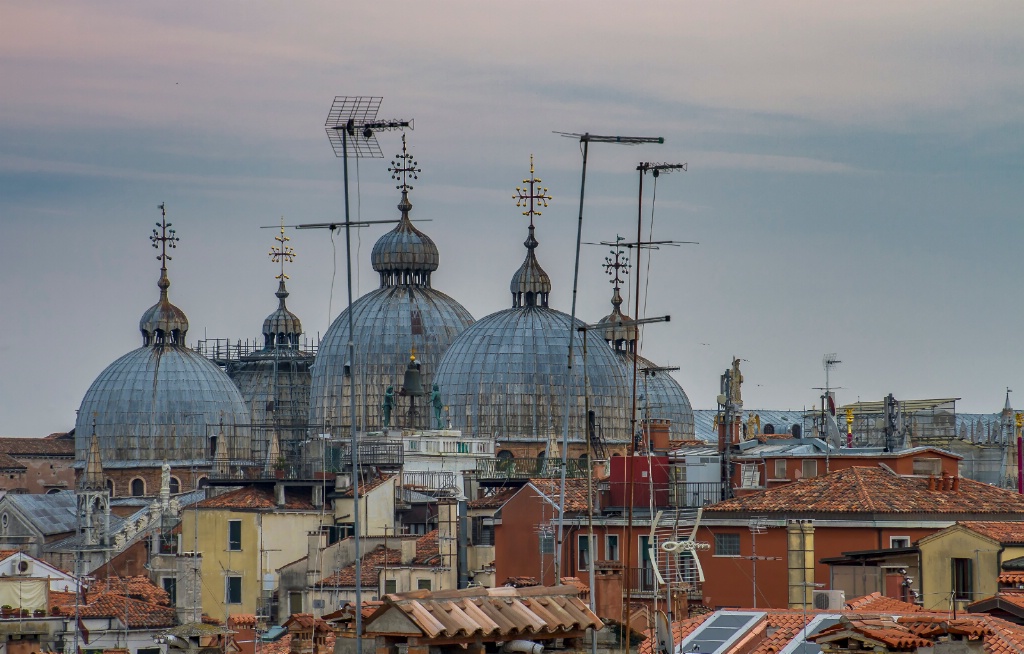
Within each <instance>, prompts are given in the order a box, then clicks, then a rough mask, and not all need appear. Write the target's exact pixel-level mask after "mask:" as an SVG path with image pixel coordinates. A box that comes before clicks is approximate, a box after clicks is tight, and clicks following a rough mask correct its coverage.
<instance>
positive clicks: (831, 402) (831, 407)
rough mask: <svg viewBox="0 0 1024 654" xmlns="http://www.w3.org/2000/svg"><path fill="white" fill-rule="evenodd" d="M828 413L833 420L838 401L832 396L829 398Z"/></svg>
mask: <svg viewBox="0 0 1024 654" xmlns="http://www.w3.org/2000/svg"><path fill="white" fill-rule="evenodd" d="M828 412H829V415H831V416H832V417H833V418H834V417H835V415H836V400H835V398H834V397H832V396H831V395H829V396H828Z"/></svg>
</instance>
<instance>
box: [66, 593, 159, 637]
mask: <svg viewBox="0 0 1024 654" xmlns="http://www.w3.org/2000/svg"><path fill="white" fill-rule="evenodd" d="M55 595H59V597H57V598H55V597H54V596H55ZM57 600H60V601H63V602H67V603H63V604H57ZM50 601H51V608H54V607H56V608H58V609H59V611H60V613H62V614H64V615H74V613H75V594H74V593H59V594H58V593H51V594H50ZM78 614H79V615H80V616H81V617H82V618H84V619H90V618H114V619H117V620H121V621H122V622H124V623H126V624H127V625H128V627H129V628H131V629H152V628H159V627H173V626H174V625H175V624H177V612H176V611H175V609H174V607H173V606H167V605H162V604H152V603H150V602H143V601H141V600H137V599H133V598H131V597H125V596H124V595H122V594H120V593H116V592H102V593H90V594H89V596H88V597H87V598H86V599H85V600H84V601H83V602H82V603H80V604H79V605H78Z"/></svg>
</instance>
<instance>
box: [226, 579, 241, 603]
mask: <svg viewBox="0 0 1024 654" xmlns="http://www.w3.org/2000/svg"><path fill="white" fill-rule="evenodd" d="M224 603H225V604H241V603H242V578H241V577H240V576H238V575H229V576H228V577H227V578H226V579H225V580H224Z"/></svg>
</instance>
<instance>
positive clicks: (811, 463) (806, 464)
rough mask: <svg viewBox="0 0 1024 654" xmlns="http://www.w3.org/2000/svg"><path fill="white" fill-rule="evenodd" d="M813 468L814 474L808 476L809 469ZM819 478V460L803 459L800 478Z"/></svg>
mask: <svg viewBox="0 0 1024 654" xmlns="http://www.w3.org/2000/svg"><path fill="white" fill-rule="evenodd" d="M808 468H812V469H813V471H814V474H812V475H809V474H807V469H808ZM817 476H818V460H817V459H802V460H801V461H800V477H801V478H802V479H814V478H815V477H817Z"/></svg>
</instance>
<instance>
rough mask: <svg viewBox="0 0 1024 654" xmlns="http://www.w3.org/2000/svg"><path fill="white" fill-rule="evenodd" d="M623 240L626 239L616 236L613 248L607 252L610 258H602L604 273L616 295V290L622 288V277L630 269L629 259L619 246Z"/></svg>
mask: <svg viewBox="0 0 1024 654" xmlns="http://www.w3.org/2000/svg"><path fill="white" fill-rule="evenodd" d="M624 240H626V239H625V238H623V237H621V236H619V235H618V234H616V235H615V247H614V248H613V249H612V250H609V251H610V252H611V253H612V256H610V257H605V258H604V271H605V272H606V273H608V274H609V275H610V276H611V279H610V280H608V281H609V283H611V285H612V287H613V288H614V289H615V291H616V293H618V290H619V289H620V288H621V287H622V275H623V274H625V273H626V272H628V271H629V269H630V267H631V264H630V263H629V258H628V257H627V256H626V253H625V252H624V251H623V249H622V247H621V246H619V243H621V242H622V241H624Z"/></svg>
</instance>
